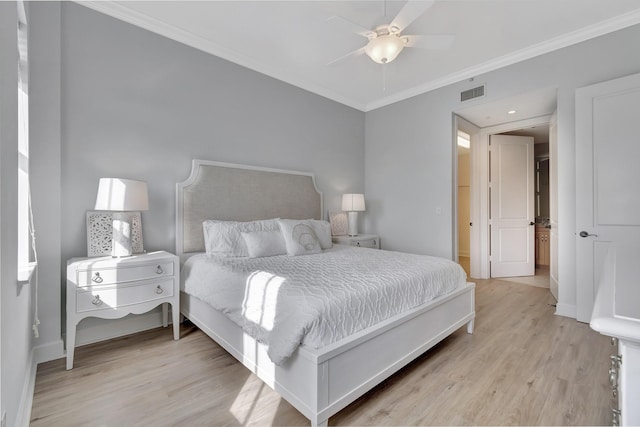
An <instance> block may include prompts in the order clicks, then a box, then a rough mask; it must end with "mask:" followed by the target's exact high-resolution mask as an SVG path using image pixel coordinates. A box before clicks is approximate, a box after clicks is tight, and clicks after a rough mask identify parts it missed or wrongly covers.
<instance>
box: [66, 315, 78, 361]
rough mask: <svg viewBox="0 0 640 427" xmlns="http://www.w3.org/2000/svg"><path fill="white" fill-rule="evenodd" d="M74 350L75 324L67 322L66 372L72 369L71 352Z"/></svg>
mask: <svg viewBox="0 0 640 427" xmlns="http://www.w3.org/2000/svg"><path fill="white" fill-rule="evenodd" d="M75 349H76V324H75V323H73V322H69V321H68V320H67V371H68V370H70V369H73V352H74V350H75Z"/></svg>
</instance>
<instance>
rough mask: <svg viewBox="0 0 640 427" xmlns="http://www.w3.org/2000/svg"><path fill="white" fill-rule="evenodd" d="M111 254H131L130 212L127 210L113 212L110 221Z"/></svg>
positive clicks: (125, 255)
mask: <svg viewBox="0 0 640 427" xmlns="http://www.w3.org/2000/svg"><path fill="white" fill-rule="evenodd" d="M112 228H113V234H112V237H111V256H112V257H113V258H122V257H128V256H131V255H132V253H133V250H132V245H131V214H130V213H128V212H114V213H113V222H112Z"/></svg>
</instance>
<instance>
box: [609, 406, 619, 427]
mask: <svg viewBox="0 0 640 427" xmlns="http://www.w3.org/2000/svg"><path fill="white" fill-rule="evenodd" d="M620 415H621V413H620V409H611V417H612V420H611V424H612V425H614V426H619V425H620Z"/></svg>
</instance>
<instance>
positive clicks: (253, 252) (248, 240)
mask: <svg viewBox="0 0 640 427" xmlns="http://www.w3.org/2000/svg"><path fill="white" fill-rule="evenodd" d="M240 234H241V235H242V238H243V239H244V243H245V244H246V245H247V251H248V252H249V258H259V257H263V256H274V255H284V254H286V253H287V246H286V244H285V242H284V237H283V236H282V232H281V231H280V230H277V231H249V232H244V231H243V232H241V233H240Z"/></svg>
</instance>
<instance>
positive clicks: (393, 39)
mask: <svg viewBox="0 0 640 427" xmlns="http://www.w3.org/2000/svg"><path fill="white" fill-rule="evenodd" d="M404 46H405V41H403V40H402V39H401V38H400V37H398V35H396V34H387V35H382V36H378V37H376V38H375V39H371V40H369V43H368V44H367V46H365V48H364V51H365V53H366V54H367V56H368V57H369V58H371V59H372V60H373V61H374V62H377V63H378V64H388V63H389V62H391V61H393V60H394V59H396V57H397V56H398V55H399V54H400V52H402V49H403V48H404Z"/></svg>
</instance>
